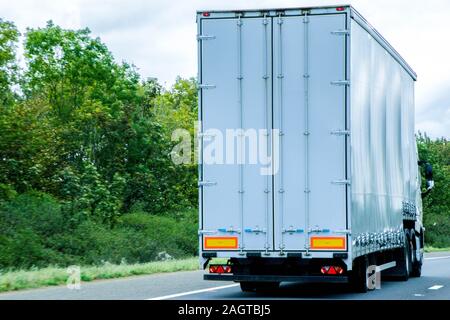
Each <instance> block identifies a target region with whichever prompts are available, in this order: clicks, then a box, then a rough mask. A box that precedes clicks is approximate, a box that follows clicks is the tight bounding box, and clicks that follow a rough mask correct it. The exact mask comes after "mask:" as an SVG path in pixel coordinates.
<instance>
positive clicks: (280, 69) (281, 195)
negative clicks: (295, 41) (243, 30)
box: [277, 13, 285, 255]
mask: <svg viewBox="0 0 450 320" xmlns="http://www.w3.org/2000/svg"><path fill="white" fill-rule="evenodd" d="M277 23H278V75H277V78H278V104H279V108H280V114H279V119H278V129H279V138H278V139H279V145H280V166H279V170H278V172H279V182H280V186H279V188H280V189H279V190H278V193H279V195H278V201H279V202H278V204H279V209H280V232H279V234H280V255H283V254H284V253H283V250H284V247H285V245H284V234H283V229H284V199H283V198H284V189H283V188H284V177H283V175H284V172H283V134H284V132H283V38H282V33H283V30H282V25H283V18H281V13H280V14H279V15H278V21H277Z"/></svg>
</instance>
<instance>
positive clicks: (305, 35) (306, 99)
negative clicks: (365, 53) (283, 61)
mask: <svg viewBox="0 0 450 320" xmlns="http://www.w3.org/2000/svg"><path fill="white" fill-rule="evenodd" d="M303 26H304V28H303V30H304V31H303V39H304V44H303V45H304V59H303V63H304V65H303V72H304V73H303V90H304V93H303V96H304V105H305V106H304V107H305V115H304V117H305V119H304V120H305V124H304V125H305V132H304V136H305V190H304V194H305V230H306V232H305V249H306V253H305V254H306V255H309V249H310V247H309V200H310V199H309V194H310V192H311V190H310V189H309V188H310V186H309V134H310V132H309V17H308V13H307V12H305V15H304V17H303Z"/></svg>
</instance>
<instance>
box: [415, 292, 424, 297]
mask: <svg viewBox="0 0 450 320" xmlns="http://www.w3.org/2000/svg"><path fill="white" fill-rule="evenodd" d="M424 296H425V295H424V294H421V293H414V297H424Z"/></svg>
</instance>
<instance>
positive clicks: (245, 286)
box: [240, 281, 280, 292]
mask: <svg viewBox="0 0 450 320" xmlns="http://www.w3.org/2000/svg"><path fill="white" fill-rule="evenodd" d="M240 285H241V291H242V292H253V291H271V290H276V289H278V287H279V286H280V283H279V282H253V281H246V282H241V283H240Z"/></svg>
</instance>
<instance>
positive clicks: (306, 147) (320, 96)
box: [273, 14, 347, 250]
mask: <svg viewBox="0 0 450 320" xmlns="http://www.w3.org/2000/svg"><path fill="white" fill-rule="evenodd" d="M345 25H346V22H345V15H342V14H335V15H315V16H308V17H304V16H293V17H279V18H274V32H273V34H274V40H273V43H274V56H273V57H274V58H273V67H274V74H275V75H276V78H274V85H273V88H274V99H273V100H274V106H273V109H274V128H277V129H279V131H280V132H281V134H280V135H279V136H278V137H276V139H279V144H280V170H279V172H278V174H277V175H275V176H274V184H275V190H274V191H275V192H274V208H275V212H274V213H275V231H274V234H275V248H276V249H279V250H299V248H300V249H304V248H305V247H310V245H311V237H320V238H324V237H329V236H332V235H334V233H335V231H338V230H339V231H340V230H345V229H346V219H347V217H346V170H345V165H346V160H345V153H346V151H345V150H346V148H345V139H346V133H345V128H346V122H345V114H346V111H345V105H346V104H345V92H346V83H345V82H343V81H345V79H346V72H345V66H346V63H345V59H346V57H345V37H346V35H345V33H344V32H343V31H345ZM308 230H309V231H312V230H315V231H316V232H314V231H312V232H308ZM327 243H329V245H327ZM342 244H343V242H342V241H340V240H339V239H325V240H321V241H319V242H318V243H317V244H316V243H314V245H313V248H312V249H319V247H321V248H320V249H327V250H329V249H331V248H333V249H338V247H340V249H343V248H342Z"/></svg>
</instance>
